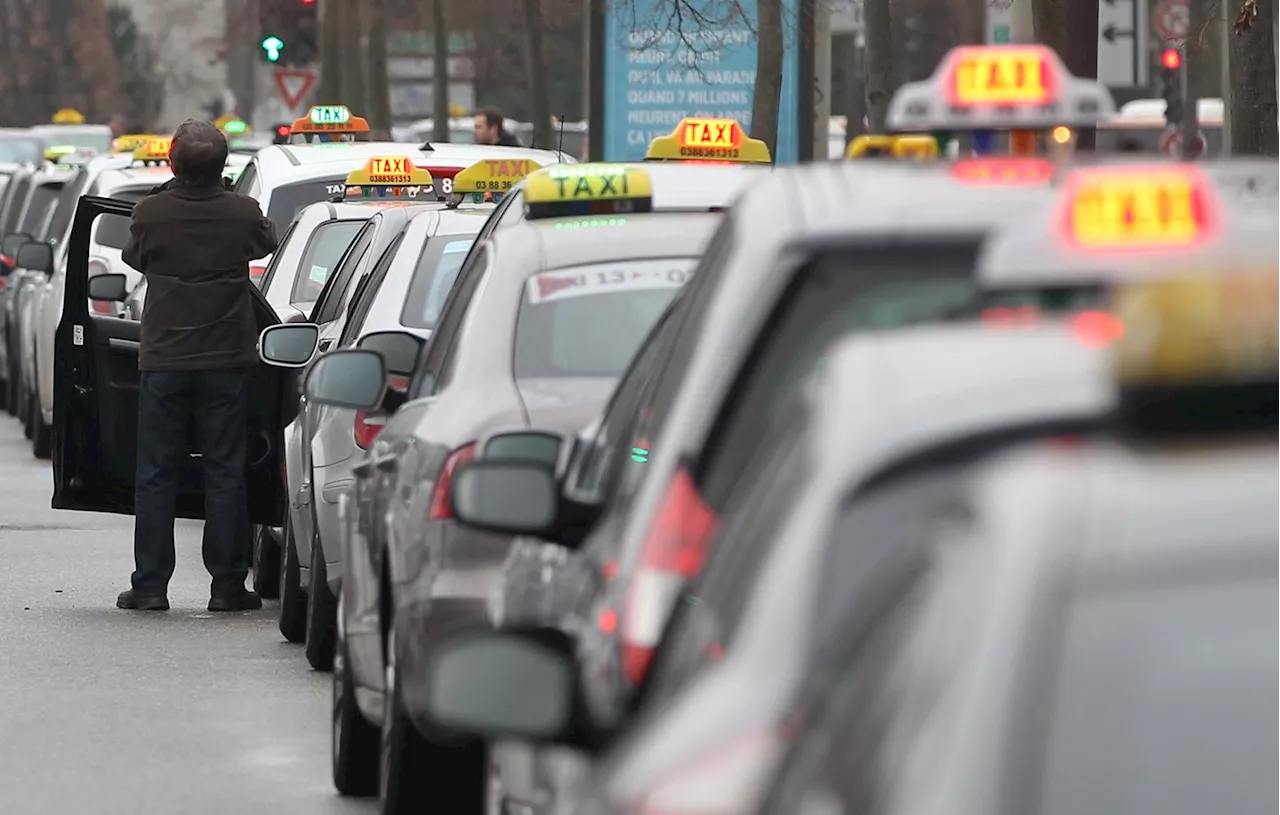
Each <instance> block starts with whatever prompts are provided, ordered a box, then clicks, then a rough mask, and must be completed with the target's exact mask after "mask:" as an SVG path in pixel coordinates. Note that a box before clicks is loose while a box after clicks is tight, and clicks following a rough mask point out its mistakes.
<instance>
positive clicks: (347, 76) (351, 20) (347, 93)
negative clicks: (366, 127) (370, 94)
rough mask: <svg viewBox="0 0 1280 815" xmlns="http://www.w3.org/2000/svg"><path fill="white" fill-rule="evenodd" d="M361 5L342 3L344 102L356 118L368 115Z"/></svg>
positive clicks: (352, 2)
mask: <svg viewBox="0 0 1280 815" xmlns="http://www.w3.org/2000/svg"><path fill="white" fill-rule="evenodd" d="M360 17H361V14H360V3H359V2H356V0H344V1H343V2H342V30H341V31H340V32H339V36H340V37H341V38H342V49H341V50H342V71H341V73H340V74H339V76H341V83H342V102H341V103H340V104H343V105H346V106H347V107H349V108H351V112H352V113H354V114H355V115H356V116H367V115H368V107H369V106H368V104H367V103H366V101H365V86H364V62H365V60H364V42H363V39H364V34H363V32H364V29H363V28H362V27H361V25H360Z"/></svg>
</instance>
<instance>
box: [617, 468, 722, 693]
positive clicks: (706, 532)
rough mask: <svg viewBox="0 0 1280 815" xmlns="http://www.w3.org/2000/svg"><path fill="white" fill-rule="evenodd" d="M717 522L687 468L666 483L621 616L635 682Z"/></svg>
mask: <svg viewBox="0 0 1280 815" xmlns="http://www.w3.org/2000/svg"><path fill="white" fill-rule="evenodd" d="M718 523H719V518H718V517H717V516H716V513H715V511H714V510H713V509H711V507H709V506H707V504H706V502H705V501H703V500H702V496H701V495H700V494H699V493H698V488H697V486H696V485H695V484H694V483H693V478H692V477H691V476H690V475H689V472H688V471H687V470H685V469H681V470H679V471H678V472H677V473H676V474H675V476H674V477H672V479H671V483H670V484H669V485H668V486H667V494H666V495H665V496H663V499H662V506H661V507H660V508H659V509H658V513H657V516H656V517H655V518H654V521H653V527H652V528H651V529H650V530H649V537H648V539H647V540H646V541H645V544H644V553H643V555H642V556H641V559H640V568H639V569H638V570H637V572H636V575H635V577H634V579H633V581H632V583H631V586H630V587H629V590H628V594H627V603H626V613H625V615H624V617H623V620H622V665H623V671H624V672H625V674H626V677H627V680H628V681H630V682H631V683H632V684H633V685H638V684H640V681H641V680H642V679H644V675H645V672H646V671H647V670H648V669H649V662H650V660H651V659H652V658H653V649H654V647H655V646H656V645H657V644H658V638H659V637H661V636H662V630H663V628H664V627H666V623H667V618H668V617H669V616H670V614H671V608H672V606H673V605H674V604H675V602H676V598H677V597H678V596H679V593H680V590H681V589H682V588H683V587H684V583H685V581H686V580H688V579H689V578H692V577H696V576H697V575H698V574H699V573H700V572H701V571H702V564H703V563H704V562H705V560H706V556H707V544H708V543H709V542H710V540H711V536H712V535H713V534H715V531H716V526H717V524H718Z"/></svg>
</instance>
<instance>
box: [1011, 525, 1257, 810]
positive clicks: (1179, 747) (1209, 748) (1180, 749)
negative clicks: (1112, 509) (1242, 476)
mask: <svg viewBox="0 0 1280 815" xmlns="http://www.w3.org/2000/svg"><path fill="white" fill-rule="evenodd" d="M1272 545H1274V541H1272ZM1157 574H1158V573H1157ZM1206 574H1211V572H1206ZM1150 579H1151V580H1152V584H1148V585H1144V586H1140V587H1136V588H1134V587H1132V585H1131V584H1129V586H1127V587H1126V588H1127V590H1126V589H1118V590H1117V589H1114V588H1110V587H1108V588H1107V589H1105V590H1101V589H1100V590H1095V591H1093V592H1090V593H1086V594H1084V595H1083V596H1082V597H1080V598H1079V599H1077V600H1076V601H1075V602H1074V604H1073V606H1072V607H1071V609H1070V611H1069V614H1068V617H1067V625H1066V629H1065V638H1064V641H1063V648H1062V651H1061V653H1060V654H1059V655H1057V656H1056V657H1055V663H1056V664H1057V665H1059V666H1061V667H1060V668H1059V669H1058V675H1057V677H1055V678H1054V687H1053V688H1052V690H1051V691H1050V693H1051V694H1052V696H1051V697H1050V701H1051V702H1052V704H1051V705H1050V706H1049V707H1048V708H1047V709H1046V715H1048V716H1050V717H1051V718H1050V720H1049V727H1048V728H1047V731H1046V732H1047V733H1048V745H1047V753H1046V758H1045V760H1046V767H1045V771H1044V775H1043V778H1044V781H1043V784H1042V789H1041V795H1042V802H1041V806H1040V811H1041V813H1043V815H1067V814H1068V813H1073V814H1074V813H1083V812H1091V813H1102V812H1123V813H1126V815H1201V814H1202V813H1207V812H1212V813H1214V815H1246V813H1258V812H1274V811H1275V809H1276V784H1275V775H1274V774H1273V773H1275V769H1276V764H1277V761H1278V760H1280V755H1278V754H1277V743H1276V729H1275V728H1276V719H1277V715H1278V711H1277V702H1276V699H1277V697H1276V686H1277V683H1278V682H1280V672H1278V671H1277V661H1278V660H1280V651H1278V649H1277V639H1280V626H1278V625H1277V617H1276V576H1275V573H1274V571H1272V573H1271V574H1264V573H1262V572H1258V573H1256V574H1253V575H1249V576H1243V575H1241V576H1237V577H1235V578H1231V577H1225V576H1224V577H1219V578H1217V579H1214V578H1210V577H1206V578H1204V579H1202V580H1197V581H1196V582H1195V583H1191V582H1187V583H1182V584H1179V583H1176V582H1162V583H1160V584H1155V583H1154V580H1155V579H1156V578H1155V575H1153V576H1152V577H1151V578H1150ZM1028 809H1030V808H1029V807H1028Z"/></svg>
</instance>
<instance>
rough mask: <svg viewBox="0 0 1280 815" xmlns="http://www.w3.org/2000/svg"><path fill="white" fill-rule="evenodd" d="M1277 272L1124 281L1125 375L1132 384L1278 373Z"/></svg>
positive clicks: (1121, 374) (1118, 360)
mask: <svg viewBox="0 0 1280 815" xmlns="http://www.w3.org/2000/svg"><path fill="white" fill-rule="evenodd" d="M1277 276H1278V275H1277V270H1276V268H1274V267H1272V268H1270V269H1267V270H1264V273H1262V274H1254V273H1240V272H1236V273H1230V272H1227V273H1221V274H1215V275H1204V276H1196V277H1182V278H1162V279H1160V280H1155V281H1145V282H1142V283H1137V284H1132V285H1129V286H1122V287H1120V288H1119V289H1117V291H1116V293H1115V297H1114V313H1115V315H1116V316H1117V317H1118V318H1119V320H1120V321H1121V323H1122V324H1123V325H1124V327H1125V330H1124V335H1123V336H1122V338H1121V340H1120V342H1119V344H1118V345H1117V347H1116V355H1115V366H1116V377H1117V379H1118V380H1119V382H1120V383H1121V384H1122V385H1126V386H1130V387H1133V386H1143V387H1148V386H1157V387H1159V386H1172V385H1211V384H1220V385H1230V384H1236V383H1243V382H1247V381H1250V380H1256V379H1263V378H1269V379H1271V380H1274V379H1275V377H1276V369H1277V333H1280V321H1278V320H1277V311H1280V296H1278V289H1277ZM1271 398H1272V399H1274V398H1275V388H1274V386H1273V387H1272V388H1271Z"/></svg>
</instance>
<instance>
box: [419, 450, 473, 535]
mask: <svg viewBox="0 0 1280 815" xmlns="http://www.w3.org/2000/svg"><path fill="white" fill-rule="evenodd" d="M475 457H476V445H475V442H472V443H471V444H468V445H465V446H463V447H459V448H458V449H457V450H454V451H453V452H452V453H450V454H449V458H448V459H447V460H446V461H445V463H444V467H442V468H441V469H440V477H439V478H437V479H436V488H435V490H434V491H433V492H432V493H431V508H430V509H428V510H427V520H428V521H444V520H448V519H449V518H452V517H453V509H452V508H451V507H450V506H449V490H450V489H451V488H452V487H453V471H454V470H456V469H457V468H458V465H459V464H465V463H467V462H468V461H471V460H473V459H475Z"/></svg>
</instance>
